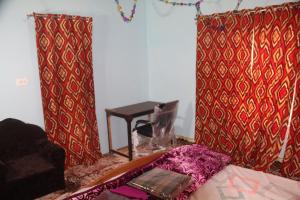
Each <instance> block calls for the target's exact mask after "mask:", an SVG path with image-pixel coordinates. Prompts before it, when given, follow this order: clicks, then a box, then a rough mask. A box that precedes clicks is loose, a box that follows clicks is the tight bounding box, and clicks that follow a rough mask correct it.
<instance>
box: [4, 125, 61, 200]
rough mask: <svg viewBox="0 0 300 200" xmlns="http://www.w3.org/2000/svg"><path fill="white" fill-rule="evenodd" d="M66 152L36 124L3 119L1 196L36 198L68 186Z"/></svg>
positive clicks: (8, 197)
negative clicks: (65, 172)
mask: <svg viewBox="0 0 300 200" xmlns="http://www.w3.org/2000/svg"><path fill="white" fill-rule="evenodd" d="M64 161H65V152H64V150H63V148H61V147H59V146H58V145H56V144H53V143H51V142H50V141H48V139H47V136H46V134H45V132H44V131H43V130H42V129H41V128H40V127H39V126H36V125H33V124H26V123H24V122H22V121H20V120H16V119H5V120H3V121H0V199H22V200H23V199H34V198H37V197H40V196H43V195H45V194H48V193H51V192H54V191H56V190H59V189H63V188H64V187H65V182H64Z"/></svg>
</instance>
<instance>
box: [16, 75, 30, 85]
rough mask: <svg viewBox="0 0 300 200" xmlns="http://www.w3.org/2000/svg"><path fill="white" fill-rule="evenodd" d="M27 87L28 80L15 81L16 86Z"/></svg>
mask: <svg viewBox="0 0 300 200" xmlns="http://www.w3.org/2000/svg"><path fill="white" fill-rule="evenodd" d="M26 85H28V78H26V77H24V78H17V79H16V86H26Z"/></svg>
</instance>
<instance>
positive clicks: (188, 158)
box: [68, 144, 230, 200]
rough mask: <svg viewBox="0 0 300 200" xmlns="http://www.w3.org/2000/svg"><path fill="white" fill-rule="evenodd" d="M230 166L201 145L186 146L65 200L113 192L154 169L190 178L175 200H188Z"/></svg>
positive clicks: (223, 157) (220, 156)
mask: <svg viewBox="0 0 300 200" xmlns="http://www.w3.org/2000/svg"><path fill="white" fill-rule="evenodd" d="M229 162H230V157H229V156H227V155H224V154H222V153H217V152H214V151H212V150H210V149H208V148H207V147H206V146H204V145H197V144H193V145H185V146H181V147H177V148H174V149H173V150H171V151H169V152H167V153H165V154H164V155H162V156H161V157H160V158H158V159H157V160H155V161H153V162H151V163H150V164H147V165H146V166H143V167H141V168H137V169H134V170H132V171H129V172H127V173H125V174H124V175H122V176H120V177H119V178H117V179H115V180H112V181H109V182H107V183H104V184H101V185H97V186H95V187H93V188H91V189H90V190H88V191H86V192H83V193H79V194H76V195H74V196H71V197H69V198H68V199H72V200H79V199H93V198H95V197H96V196H98V195H99V194H101V192H102V191H104V190H105V189H114V188H117V187H120V186H122V185H125V184H126V183H127V182H129V181H130V180H132V179H133V178H135V177H137V176H139V175H141V174H142V173H144V172H146V171H149V170H151V169H153V168H154V167H159V168H162V169H166V170H171V171H175V172H178V173H181V174H186V175H189V176H191V177H192V178H193V179H194V182H193V183H192V184H191V185H190V186H189V187H187V188H186V189H185V190H184V191H183V192H182V193H181V194H179V196H178V197H177V199H179V200H181V199H187V198H188V197H189V195H190V194H191V193H193V192H194V191H196V190H197V188H198V187H199V186H201V185H203V184H204V183H205V182H206V181H207V180H208V179H209V178H210V177H212V176H213V175H214V174H216V173H218V172H219V171H220V170H222V169H223V168H224V167H225V166H226V165H228V164H229Z"/></svg>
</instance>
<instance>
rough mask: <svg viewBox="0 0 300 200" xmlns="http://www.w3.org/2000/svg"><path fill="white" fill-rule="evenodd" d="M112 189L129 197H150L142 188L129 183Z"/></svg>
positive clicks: (142, 198)
mask: <svg viewBox="0 0 300 200" xmlns="http://www.w3.org/2000/svg"><path fill="white" fill-rule="evenodd" d="M110 191H111V192H113V193H116V194H119V195H122V196H125V197H129V198H134V199H140V200H147V199H148V195H147V193H146V192H143V191H141V190H138V189H135V188H133V187H130V186H127V185H123V186H121V187H117V188H116V189H111V190H110Z"/></svg>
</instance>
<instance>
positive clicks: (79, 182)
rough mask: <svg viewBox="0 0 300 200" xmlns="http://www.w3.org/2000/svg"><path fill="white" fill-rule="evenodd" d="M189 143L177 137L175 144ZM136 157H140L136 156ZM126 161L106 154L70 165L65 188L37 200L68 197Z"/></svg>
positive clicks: (141, 148)
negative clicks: (84, 163) (85, 163)
mask: <svg viewBox="0 0 300 200" xmlns="http://www.w3.org/2000/svg"><path fill="white" fill-rule="evenodd" d="M186 144H191V143H190V142H188V141H186V140H183V139H177V144H176V146H181V145H186ZM138 150H139V152H140V153H142V154H143V152H147V154H150V153H151V152H149V149H146V147H145V146H143V145H141V146H140V147H139V148H138ZM138 157H141V155H140V156H138ZM127 162H128V159H127V158H125V157H122V156H119V155H117V154H108V155H105V156H103V157H102V158H101V159H99V160H98V161H97V162H96V163H95V164H94V165H91V166H84V165H78V166H75V167H72V168H70V169H68V170H66V171H65V182H66V188H65V189H64V190H59V191H56V192H53V193H50V194H48V195H46V196H43V197H41V198H38V200H53V199H57V200H62V199H64V198H67V197H69V196H70V195H71V194H72V193H74V192H76V191H77V190H79V189H81V188H84V187H87V186H88V185H89V184H91V183H93V182H94V181H95V180H96V179H97V178H99V177H101V176H102V175H104V174H106V173H107V172H108V171H110V170H112V169H115V168H117V167H119V166H120V165H122V164H125V163H127Z"/></svg>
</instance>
